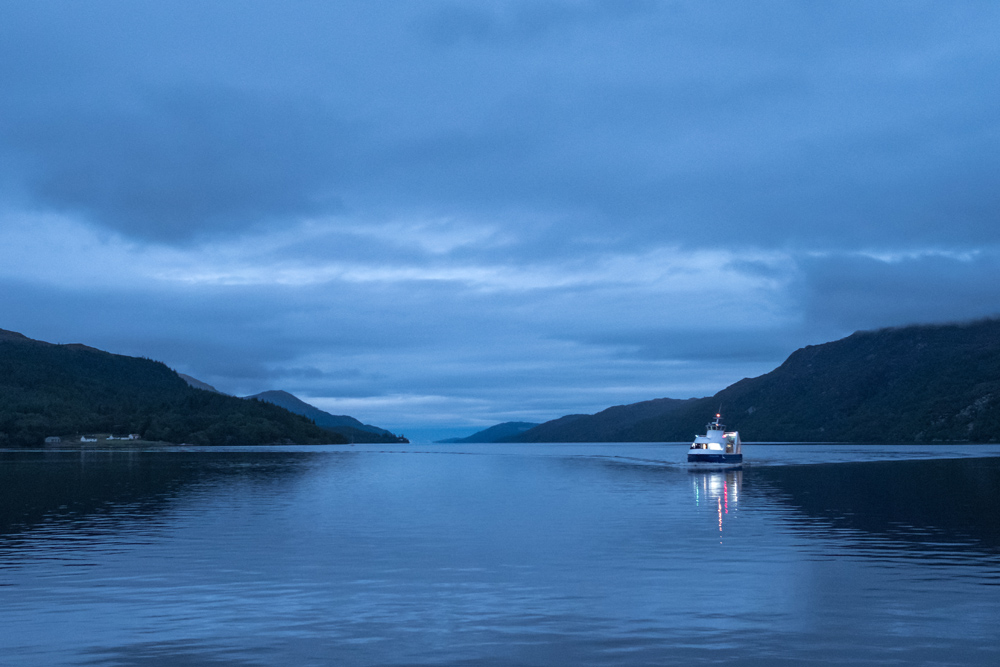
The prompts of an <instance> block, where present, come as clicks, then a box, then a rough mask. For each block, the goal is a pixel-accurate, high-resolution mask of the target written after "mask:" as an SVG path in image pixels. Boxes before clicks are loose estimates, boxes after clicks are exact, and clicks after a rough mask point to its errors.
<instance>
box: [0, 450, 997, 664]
mask: <svg viewBox="0 0 1000 667" xmlns="http://www.w3.org/2000/svg"><path fill="white" fill-rule="evenodd" d="M745 453H746V456H747V459H748V465H746V466H745V467H744V469H743V470H742V471H738V472H725V473H722V472H698V473H693V472H690V471H689V470H687V469H686V467H684V466H683V465H680V464H679V463H677V462H680V461H681V460H682V459H683V455H684V450H683V448H681V447H678V446H672V445H531V446H469V445H435V446H406V447H402V446H400V447H397V448H395V449H394V450H391V451H390V450H387V449H385V446H371V447H368V448H361V447H353V448H351V447H340V448H321V449H308V450H297V451H291V450H287V449H281V450H261V449H254V450H243V451H239V450H227V451H219V450H199V451H118V452H95V451H84V452H81V451H49V452H41V451H39V452H24V451H20V452H13V451H6V452H0V664H2V665H11V666H14V665H67V664H82V665H157V666H167V665H181V666H192V665H413V664H433V665H618V664H625V665H646V664H650V665H652V664H657V665H659V664H704V663H721V664H738V665H744V664H745V665H798V664H837V665H840V664H852V663H853V664H864V665H867V664H891V665H902V664H924V665H997V664H1000V505H998V494H1000V448H998V447H996V446H990V447H985V446H982V447H967V448H964V449H962V448H958V447H954V446H950V447H944V446H938V447H933V446H928V447H891V446H877V447H867V448H866V447H858V446H854V447H848V446H840V447H819V446H747V447H746V448H745ZM970 455H971V456H972V457H970V458H960V459H955V458H948V457H956V456H970ZM789 461H796V462H805V463H807V464H806V465H786V464H787V463H788V462H789Z"/></svg>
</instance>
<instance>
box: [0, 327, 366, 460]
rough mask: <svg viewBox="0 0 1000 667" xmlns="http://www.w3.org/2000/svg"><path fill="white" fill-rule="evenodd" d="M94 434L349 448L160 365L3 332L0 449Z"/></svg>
mask: <svg viewBox="0 0 1000 667" xmlns="http://www.w3.org/2000/svg"><path fill="white" fill-rule="evenodd" d="M96 433H102V434H116V435H125V434H133V433H134V434H138V435H140V436H141V437H142V439H144V440H152V441H165V442H173V443H191V444H199V445H258V444H275V443H277V444H282V443H297V444H322V443H343V442H346V439H345V438H343V437H341V436H339V435H337V434H334V433H331V432H329V431H325V430H323V429H321V428H319V427H318V426H316V425H315V424H313V423H311V422H310V421H309V420H308V419H305V418H304V417H302V416H300V415H296V414H293V413H291V412H289V411H288V410H285V409H284V408H280V407H278V406H276V405H272V404H270V403H264V402H260V401H245V400H243V399H240V398H236V397H234V396H226V395H224V394H219V393H213V392H210V391H203V390H201V389H195V388H193V387H190V386H189V385H188V384H187V383H186V382H185V381H184V380H183V379H182V378H181V377H180V376H179V375H178V374H177V373H175V372H174V371H173V370H171V369H170V368H168V367H167V366H166V365H165V364H163V363H161V362H158V361H153V360H151V359H141V358H137V357H128V356H124V355H119V354H111V353H110V352H103V351H101V350H97V349H94V348H92V347H89V346H86V345H80V344H71V345H53V344H51V343H46V342H43V341H37V340H32V339H30V338H28V337H26V336H24V335H22V334H19V333H16V332H13V331H5V330H0V446H4V445H10V446H36V445H40V444H42V442H43V440H44V438H45V437H47V436H60V437H67V436H68V437H76V436H79V435H84V434H96Z"/></svg>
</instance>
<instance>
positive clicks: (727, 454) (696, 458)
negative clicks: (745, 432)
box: [688, 413, 743, 467]
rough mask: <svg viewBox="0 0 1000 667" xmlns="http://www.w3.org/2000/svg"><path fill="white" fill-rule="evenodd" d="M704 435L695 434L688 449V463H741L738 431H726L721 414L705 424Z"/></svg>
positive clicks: (735, 464) (732, 464)
mask: <svg viewBox="0 0 1000 667" xmlns="http://www.w3.org/2000/svg"><path fill="white" fill-rule="evenodd" d="M705 431H706V433H705V435H699V436H695V439H694V442H692V443H691V448H690V449H688V463H693V464H696V465H699V466H704V465H708V466H712V467H729V466H738V465H742V464H743V443H741V442H740V433H739V431H730V432H728V433H727V432H726V427H725V426H723V425H722V414H721V413H716V415H715V419H713V420H712V421H711V422H709V423H708V424H707V425H706V426H705Z"/></svg>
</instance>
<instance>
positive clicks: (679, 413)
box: [515, 319, 1000, 442]
mask: <svg viewBox="0 0 1000 667" xmlns="http://www.w3.org/2000/svg"><path fill="white" fill-rule="evenodd" d="M650 403H654V404H655V402H650V401H646V402H643V403H637V404H633V405H632V406H619V407H616V408H611V409H609V410H606V411H605V412H603V413H599V414H597V415H586V416H579V415H574V416H571V417H564V418H562V419H560V420H553V421H552V422H547V423H546V424H542V425H541V426H539V427H536V428H535V429H531V430H529V431H526V432H525V433H523V434H521V435H520V436H517V437H516V438H515V439H516V440H517V441H520V442H537V441H540V439H545V440H550V441H566V440H570V439H571V440H575V441H587V440H591V441H600V442H609V441H622V442H629V441H632V442H634V441H686V440H690V439H691V438H692V437H693V436H694V435H695V434H696V433H700V432H703V430H704V426H705V424H706V423H707V422H708V420H709V419H710V418H711V417H712V416H713V415H714V414H715V412H716V410H718V409H719V407H720V405H721V407H722V413H723V418H724V422H725V424H726V426H727V428H729V429H734V430H739V431H740V433H741V436H742V437H743V439H744V440H746V441H756V442H761V441H777V442H823V441H835V442H929V441H972V442H996V441H997V440H998V439H1000V320H995V319H991V320H982V321H977V322H970V323H965V324H949V325H925V326H910V327H900V328H893V329H880V330H877V331H860V332H857V333H855V334H853V335H851V336H848V337H847V338H843V339H841V340H838V341H834V342H831V343H825V344H823V345H811V346H808V347H805V348H802V349H800V350H797V351H795V352H794V353H792V354H791V356H789V357H788V359H787V360H786V361H785V362H784V363H783V364H782V365H781V366H779V367H778V368H776V369H775V370H773V371H771V372H770V373H768V374H766V375H762V376H760V377H756V378H748V379H744V380H741V381H739V382H737V383H735V384H733V385H731V386H729V387H727V388H726V389H723V390H722V391H720V392H719V393H717V394H715V395H714V396H711V397H706V398H700V399H691V400H688V401H684V402H678V403H677V404H673V405H670V409H669V410H664V411H662V412H661V413H660V414H656V415H647V416H641V413H639V412H637V413H636V418H634V419H630V418H629V417H628V412H627V411H628V409H629V408H634V407H639V406H648V405H649V404H650ZM668 405H669V404H668Z"/></svg>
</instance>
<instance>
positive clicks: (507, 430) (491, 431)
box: [437, 422, 539, 443]
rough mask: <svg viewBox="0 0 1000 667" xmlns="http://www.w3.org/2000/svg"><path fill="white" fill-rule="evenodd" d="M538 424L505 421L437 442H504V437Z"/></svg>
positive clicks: (522, 431)
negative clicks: (462, 435)
mask: <svg viewBox="0 0 1000 667" xmlns="http://www.w3.org/2000/svg"><path fill="white" fill-rule="evenodd" d="M536 426H539V424H538V423H536V422H504V423H502V424H497V425H496V426H491V427H489V428H487V429H483V430H482V431H478V432H476V433H473V434H472V435H470V436H468V437H465V438H448V439H447V440H438V441H437V442H450V443H457V442H468V443H473V442H503V441H504V438H509V437H511V436H515V435H518V434H520V433H524V432H525V431H527V430H528V429H529V428H534V427H536Z"/></svg>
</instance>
